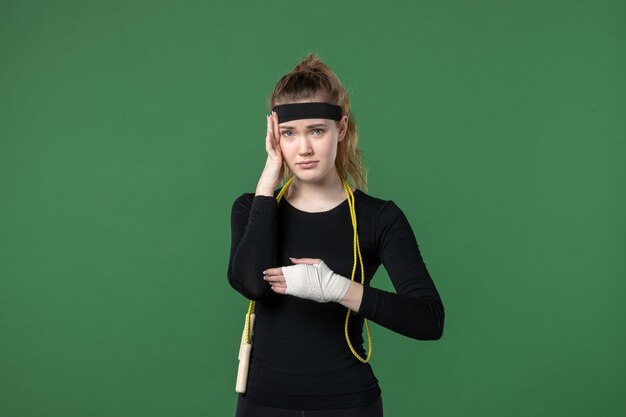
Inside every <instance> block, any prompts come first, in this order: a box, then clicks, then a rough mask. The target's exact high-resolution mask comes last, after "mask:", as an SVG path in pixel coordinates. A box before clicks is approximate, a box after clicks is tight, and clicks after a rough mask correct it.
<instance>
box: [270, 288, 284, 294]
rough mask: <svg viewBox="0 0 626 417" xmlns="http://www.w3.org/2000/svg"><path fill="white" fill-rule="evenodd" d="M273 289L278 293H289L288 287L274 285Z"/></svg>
mask: <svg viewBox="0 0 626 417" xmlns="http://www.w3.org/2000/svg"><path fill="white" fill-rule="evenodd" d="M272 291H274V292H275V293H278V294H286V293H287V289H286V288H278V287H272Z"/></svg>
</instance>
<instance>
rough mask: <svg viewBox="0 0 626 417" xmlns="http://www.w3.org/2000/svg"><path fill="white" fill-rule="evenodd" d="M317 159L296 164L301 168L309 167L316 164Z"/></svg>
mask: <svg viewBox="0 0 626 417" xmlns="http://www.w3.org/2000/svg"><path fill="white" fill-rule="evenodd" d="M317 162H318V161H309V162H298V165H299V166H300V167H302V168H311V167H314V166H315V165H317Z"/></svg>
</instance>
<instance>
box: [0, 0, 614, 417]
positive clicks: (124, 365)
mask: <svg viewBox="0 0 626 417" xmlns="http://www.w3.org/2000/svg"><path fill="white" fill-rule="evenodd" d="M625 21H626V5H625V3H624V2H622V1H464V2H462V1H429V2H424V1H404V2H397V1H396V2H393V1H388V2H384V3H383V2H371V1H358V2H357V1H352V2H336V1H332V2H331V1H317V2H314V3H312V2H294V1H281V0H278V1H270V2H244V1H230V2H228V3H227V2H214V1H184V2H163V1H161V2H158V1H143V2H140V1H124V2H121V1H116V2H86V1H73V2H67V1H55V2H51V1H50V2H43V1H42V2H29V1H27V2H21V1H1V2H0V63H1V65H0V228H1V229H0V312H1V315H0V375H1V377H0V415H2V416H7V417H22V416H46V417H53V416H59V417H61V416H63V417H73V416H93V417H95V416H115V417H121V416H133V417H139V416H152V417H154V416H179V415H180V416H183V415H184V416H233V415H234V409H235V401H236V393H235V391H234V386H235V376H236V371H237V352H238V349H239V342H240V337H241V330H242V326H243V323H244V315H245V312H246V309H247V306H248V302H247V300H246V299H245V298H244V297H243V296H241V295H240V294H239V293H237V292H236V291H235V290H233V289H232V288H231V287H230V286H229V284H228V282H227V277H226V270H227V264H228V256H229V250H230V209H231V206H232V203H233V201H234V199H235V198H236V197H237V196H239V195H240V194H242V193H244V192H254V190H255V188H256V183H257V181H258V179H259V176H260V174H261V172H262V169H263V166H264V164H265V159H266V152H265V128H266V125H265V114H266V112H267V108H266V107H265V106H266V100H267V97H268V96H269V94H270V93H271V91H272V89H273V87H274V84H275V83H276V82H277V81H278V79H279V78H280V77H281V76H282V75H283V74H285V73H286V72H288V71H289V70H291V68H292V67H293V66H294V65H296V64H297V63H298V62H299V60H300V59H302V58H303V57H304V56H305V55H306V54H307V53H308V52H317V53H318V54H319V55H320V57H321V58H322V60H324V61H325V62H326V63H327V64H328V65H330V67H331V68H333V70H334V71H335V72H336V73H337V74H338V76H339V78H340V79H341V80H342V82H343V83H344V85H345V87H346V88H347V89H348V92H349V93H350V95H351V99H352V102H353V109H354V113H355V115H356V117H357V121H358V126H359V132H360V136H359V140H360V141H359V145H360V147H361V149H362V150H363V152H364V155H365V160H366V164H367V168H368V173H369V185H370V188H369V194H371V195H373V196H376V197H379V198H383V199H391V200H393V201H395V202H396V203H397V204H398V205H399V206H400V207H401V208H402V210H403V211H404V212H405V214H406V215H407V217H408V219H409V221H410V222H411V225H412V227H413V229H414V232H415V235H416V237H417V240H418V242H419V244H420V248H421V250H422V255H423V256H424V259H425V261H426V264H427V266H428V268H429V271H430V272H431V274H432V276H433V279H434V281H435V284H436V285H437V288H438V289H439V292H440V294H441V296H442V299H443V301H444V305H445V309H446V325H445V330H444V335H443V337H442V339H440V340H438V341H427V342H425V341H417V340H413V339H409V338H406V337H404V336H401V335H399V334H396V333H393V332H391V331H388V330H387V329H385V328H383V327H382V326H379V325H377V324H375V323H371V327H372V337H373V354H372V362H371V364H372V366H373V369H374V372H375V373H376V375H377V377H378V379H379V381H380V384H381V388H382V390H383V402H384V408H385V416H387V417H396V416H397V417H402V416H409V415H424V416H429V417H435V416H481V417H487V416H503V415H506V416H622V415H625V413H626V400H625V399H624V388H625V385H624V374H625V373H626V360H625V359H624V351H625V350H626V349H625V348H626V343H625V332H624V328H625V327H626V326H625V324H626V323H625V321H626V320H625V318H626V314H625V313H626V308H625V307H624V295H625V291H624V290H625V287H626V286H625V284H624V278H625V277H626V274H625V272H626V271H625V269H626V268H625V265H624V258H625V256H624V255H625V254H626V251H625V249H626V239H625V233H624V232H625V216H624V213H625V212H626V204H625V203H626V201H625V197H624V179H626V169H625V164H624V157H625V156H626V153H625V152H624V151H625V150H626V144H625V136H626V117H625V116H626V114H625V113H626V111H625V110H626V77H624V74H626V54H625V53H624V51H625V49H624V46H625V45H624V44H625V41H626V25H625V24H624V22H625ZM373 285H374V286H377V287H378V288H383V289H387V290H393V287H392V285H391V283H390V280H389V278H388V276H387V275H386V273H385V270H384V269H383V268H381V269H379V272H378V273H377V275H376V277H375V279H374V281H373Z"/></svg>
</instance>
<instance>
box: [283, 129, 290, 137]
mask: <svg viewBox="0 0 626 417" xmlns="http://www.w3.org/2000/svg"><path fill="white" fill-rule="evenodd" d="M287 133H291V130H283V136H289V135H287Z"/></svg>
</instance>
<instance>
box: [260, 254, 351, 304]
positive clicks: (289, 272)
mask: <svg viewBox="0 0 626 417" xmlns="http://www.w3.org/2000/svg"><path fill="white" fill-rule="evenodd" d="M289 259H291V261H292V262H293V263H294V264H296V265H290V266H283V267H278V268H268V269H266V270H265V271H263V273H264V275H265V277H264V278H263V279H265V280H266V281H267V282H268V283H269V284H270V285H271V286H272V290H273V291H274V292H277V293H279V294H289V295H294V296H296V297H300V298H306V299H309V300H313V301H317V302H319V303H327V302H329V301H336V302H339V301H341V300H342V299H343V297H344V296H345V294H346V292H347V291H348V288H349V287H350V282H351V281H350V280H349V279H348V278H346V277H343V276H341V275H339V274H336V273H334V272H333V271H332V270H331V269H330V268H329V267H328V266H327V265H326V263H324V261H322V260H321V259H315V258H289Z"/></svg>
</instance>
